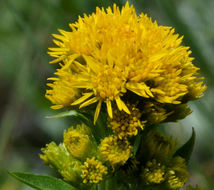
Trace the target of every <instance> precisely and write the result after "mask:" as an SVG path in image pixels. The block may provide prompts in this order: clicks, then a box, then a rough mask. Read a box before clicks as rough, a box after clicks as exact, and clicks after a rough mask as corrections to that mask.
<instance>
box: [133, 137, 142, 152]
mask: <svg viewBox="0 0 214 190" xmlns="http://www.w3.org/2000/svg"><path fill="white" fill-rule="evenodd" d="M140 143H141V135H137V137H136V139H135V141H134V146H133V147H134V148H133V152H134V156H135V155H136V154H137V151H138V149H139V147H140Z"/></svg>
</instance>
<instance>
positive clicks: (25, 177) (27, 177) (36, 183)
mask: <svg viewBox="0 0 214 190" xmlns="http://www.w3.org/2000/svg"><path fill="white" fill-rule="evenodd" d="M9 174H10V175H11V176H12V177H14V178H16V179H18V180H19V181H21V182H23V183H25V184H27V185H29V186H30V187H33V188H35V189H37V190H77V189H76V188H74V187H73V186H71V185H69V184H68V183H66V182H64V181H62V180H60V179H57V178H54V177H51V176H43V175H34V174H28V173H19V172H9Z"/></svg>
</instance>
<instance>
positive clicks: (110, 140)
mask: <svg viewBox="0 0 214 190" xmlns="http://www.w3.org/2000/svg"><path fill="white" fill-rule="evenodd" d="M131 151H132V146H131V145H130V144H129V142H128V140H127V139H120V138H119V137H118V136H115V135H111V136H109V137H106V138H104V139H103V140H102V141H101V143H100V146H99V152H100V155H101V158H102V159H103V160H105V161H108V162H109V163H110V164H111V165H112V166H114V165H115V164H121V165H123V164H125V162H126V161H127V160H128V159H129V157H130V156H131Z"/></svg>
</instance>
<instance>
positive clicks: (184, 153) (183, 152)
mask: <svg viewBox="0 0 214 190" xmlns="http://www.w3.org/2000/svg"><path fill="white" fill-rule="evenodd" d="M194 144H195V130H194V128H192V136H191V137H190V139H189V140H188V141H187V142H186V143H185V144H184V145H183V146H182V147H180V148H179V149H178V150H177V151H176V153H175V155H174V156H181V157H182V158H184V159H185V160H186V162H188V161H189V159H190V156H191V154H192V151H193V147H194Z"/></svg>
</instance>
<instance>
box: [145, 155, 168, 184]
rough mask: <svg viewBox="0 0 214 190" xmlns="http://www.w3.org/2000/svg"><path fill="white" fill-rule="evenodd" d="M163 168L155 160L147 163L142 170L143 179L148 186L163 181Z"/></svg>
mask: <svg viewBox="0 0 214 190" xmlns="http://www.w3.org/2000/svg"><path fill="white" fill-rule="evenodd" d="M164 175H165V166H164V165H161V164H160V163H159V162H157V161H156V160H155V159H153V160H151V161H148V162H147V163H146V167H145V169H144V173H143V177H144V178H145V180H146V182H147V183H148V184H159V183H162V182H163V181H164V180H165V177H164Z"/></svg>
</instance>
